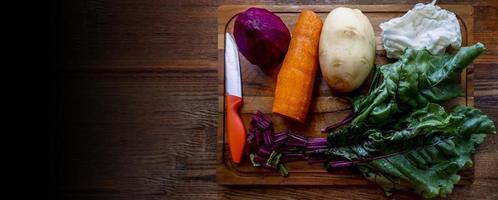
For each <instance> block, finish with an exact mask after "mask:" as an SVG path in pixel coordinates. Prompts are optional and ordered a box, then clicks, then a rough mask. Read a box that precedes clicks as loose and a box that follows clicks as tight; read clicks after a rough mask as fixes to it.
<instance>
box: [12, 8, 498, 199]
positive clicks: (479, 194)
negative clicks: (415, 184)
mask: <svg viewBox="0 0 498 200" xmlns="http://www.w3.org/2000/svg"><path fill="white" fill-rule="evenodd" d="M416 2H417V1H395V0H393V1H388V0H380V1H375V0H367V1H351V2H346V3H350V4H396V3H400V4H407V3H408V4H414V3H416ZM425 2H429V1H425ZM439 2H440V3H457V4H470V5H473V6H475V18H474V21H475V27H474V32H475V34H474V39H475V41H481V42H483V43H484V44H485V45H486V47H487V48H488V52H487V54H486V55H484V56H482V57H480V58H479V59H478V60H477V61H476V62H475V65H474V67H475V77H474V78H475V82H474V83H475V90H476V91H475V96H476V98H475V105H476V107H478V108H480V109H482V110H483V111H484V112H485V113H486V114H488V115H489V116H490V117H491V118H492V119H493V120H494V121H495V122H497V121H498V66H497V63H498V49H497V46H498V45H497V44H498V41H497V38H498V24H497V19H498V14H497V8H498V6H497V4H498V3H497V1H492V0H489V1H439ZM315 3H316V4H334V3H339V4H344V3H345V2H344V1H334V0H332V1H324V2H321V1H320V2H315V1H276V2H273V1H193V0H186V1H160V0H150V1H131V0H120V1H112V0H107V1H104V0H94V1H91V0H73V1H58V2H57V1H53V2H52V3H51V5H50V8H49V10H50V17H49V19H46V18H42V17H41V16H42V15H39V16H35V21H36V22H33V23H32V25H33V27H37V25H42V26H46V25H47V24H50V31H48V33H49V36H48V37H45V39H44V40H42V41H43V43H44V44H41V46H37V47H38V48H39V50H38V48H36V49H37V53H39V55H47V56H43V57H44V59H47V58H48V59H49V63H50V67H48V68H38V67H37V66H36V67H35V69H36V70H35V71H36V72H38V71H42V72H44V73H40V75H38V74H37V75H36V76H37V78H39V79H41V80H40V81H37V82H36V83H34V84H30V91H31V92H30V94H33V95H36V94H38V93H43V95H44V96H46V95H47V92H46V91H47V88H48V91H49V92H48V97H47V98H45V100H47V101H48V102H45V101H40V102H39V104H40V105H38V104H34V105H33V106H32V107H36V109H37V110H40V111H41V112H42V115H40V116H37V117H38V118H37V119H36V120H37V121H40V122H45V121H47V123H41V124H42V125H41V126H43V128H49V131H48V135H47V136H48V137H45V136H46V135H43V136H42V137H43V139H44V140H46V138H49V139H48V140H49V141H47V142H48V143H46V144H48V145H43V146H45V147H46V146H49V147H48V149H49V152H48V153H47V154H44V153H42V158H43V159H44V158H45V157H44V156H46V157H49V158H48V159H47V160H49V164H48V168H49V169H48V175H49V179H50V180H51V182H50V184H49V190H48V191H49V195H50V196H52V197H55V198H62V199H201V198H208V199H216V198H219V199H254V198H261V199H263V198H264V199H268V198H299V199H302V198H304V199H307V198H308V199H312V198H339V199H352V198H355V199H379V198H384V196H383V193H382V191H381V190H380V189H379V188H376V187H372V186H370V187H354V188H353V187H326V186H293V187H290V186H286V187H276V186H273V187H268V186H250V187H225V186H219V185H217V184H216V180H215V177H216V171H215V160H216V158H215V151H216V150H215V136H216V129H217V107H218V98H217V64H218V62H217V29H216V23H217V21H216V8H217V7H218V6H219V5H223V4H315ZM34 9H37V8H36V7H35V8H34ZM45 15H46V14H45ZM45 15H43V16H45ZM38 21H40V22H39V24H37V23H38ZM47 21H48V23H47ZM46 38H50V40H49V41H50V42H49V44H45V41H48V40H47V39H46ZM24 59H26V60H19V62H28V61H29V58H24ZM46 69H48V70H46ZM47 72H48V73H47ZM45 74H46V75H45ZM36 80H38V79H36ZM42 88H43V89H42ZM23 93H24V92H23ZM29 109H31V107H27V110H29ZM30 117H32V116H30ZM47 124H49V127H46V126H47ZM26 126H28V127H26ZM29 126H34V125H26V124H24V125H22V127H21V128H30V127H29ZM44 140H40V141H44ZM35 142H37V141H35ZM44 144H45V143H44ZM47 155H48V156H47ZM475 161H476V168H475V169H476V174H475V177H476V180H475V182H474V184H473V185H471V186H465V187H457V188H456V189H455V191H454V194H453V195H452V196H451V198H462V199H498V196H497V194H496V191H498V170H497V168H496V166H498V145H497V137H496V136H492V137H488V138H487V139H486V142H485V144H483V145H481V146H480V147H479V152H478V154H477V155H476V156H475ZM44 185H46V183H44ZM411 196H412V194H408V193H398V194H396V196H395V197H396V199H407V198H411Z"/></svg>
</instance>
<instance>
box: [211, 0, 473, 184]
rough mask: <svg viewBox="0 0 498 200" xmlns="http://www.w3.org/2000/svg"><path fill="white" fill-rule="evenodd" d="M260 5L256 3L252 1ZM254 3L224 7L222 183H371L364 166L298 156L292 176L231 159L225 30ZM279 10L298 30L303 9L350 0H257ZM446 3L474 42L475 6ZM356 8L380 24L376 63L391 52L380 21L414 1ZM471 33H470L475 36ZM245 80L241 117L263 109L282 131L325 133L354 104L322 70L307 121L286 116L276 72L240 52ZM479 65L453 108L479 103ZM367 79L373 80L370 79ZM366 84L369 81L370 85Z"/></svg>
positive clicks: (468, 175)
mask: <svg viewBox="0 0 498 200" xmlns="http://www.w3.org/2000/svg"><path fill="white" fill-rule="evenodd" d="M252 6H255V5H252ZM252 6H251V5H223V6H220V7H218V10H217V12H218V63H219V66H218V79H219V80H218V98H219V107H218V113H219V116H218V134H217V166H216V169H217V174H216V175H217V182H218V183H219V184H242V185H249V184H251V185H254V184H265V185H369V184H371V183H370V182H369V181H367V180H366V179H365V178H363V176H361V175H360V174H359V173H358V172H356V173H353V172H351V171H349V170H339V171H335V172H327V171H326V170H325V169H324V167H323V165H322V164H321V163H319V164H314V165H309V164H308V163H307V162H304V161H303V162H293V163H288V164H286V167H287V169H288V171H289V173H290V174H291V175H290V176H289V177H282V176H281V175H280V173H279V172H278V171H276V170H273V171H272V170H268V169H258V168H255V167H253V166H252V164H251V163H250V161H249V160H248V159H247V157H246V158H245V159H243V160H242V162H241V163H240V164H234V163H232V162H231V161H230V159H231V158H230V152H229V150H228V143H227V141H228V135H227V133H226V132H225V131H226V128H225V126H224V122H225V120H224V118H225V117H224V116H225V114H226V111H225V101H224V96H225V92H224V81H225V74H224V71H225V70H224V47H225V43H224V41H225V33H227V32H230V33H232V32H233V26H234V21H235V16H236V15H237V13H240V12H243V11H244V10H246V9H248V8H250V7H252ZM256 6H257V7H262V8H265V9H267V10H269V11H271V12H274V13H275V14H276V15H277V16H279V17H280V19H282V21H283V22H284V23H285V24H286V25H287V27H288V28H289V30H293V28H294V26H295V23H296V20H297V18H298V15H299V13H300V11H301V10H302V9H310V10H313V11H315V12H316V13H317V14H318V15H319V16H320V17H321V18H322V20H325V18H326V17H327V15H328V13H329V12H330V11H331V10H333V9H334V8H337V7H340V6H344V5H304V6H300V5H256ZM441 6H442V7H443V8H445V9H448V10H451V11H452V12H454V13H455V14H456V16H457V19H458V20H459V22H460V27H461V35H462V46H468V45H469V44H474V42H473V25H474V22H473V20H474V19H473V14H474V9H473V7H472V6H469V5H441ZM349 7H351V8H357V9H361V10H362V12H363V13H364V14H365V15H366V16H367V17H368V18H369V20H370V23H371V24H372V26H373V27H374V32H375V36H376V52H377V56H376V65H382V64H385V63H386V62H387V58H386V56H385V55H386V52H385V50H384V47H383V45H382V38H381V30H380V28H379V24H380V23H382V22H385V21H388V20H389V19H392V18H395V17H399V16H402V15H403V14H405V13H406V12H407V11H408V10H409V9H410V8H412V7H413V6H412V5H396V4H394V5H349ZM469 35H470V37H469ZM240 63H241V73H242V86H243V89H242V91H243V94H242V95H243V97H244V104H243V105H242V107H241V108H240V114H241V118H242V120H243V122H244V124H245V126H246V128H248V127H249V122H250V120H251V117H252V115H253V114H254V113H255V112H256V111H257V110H259V111H261V112H262V113H265V114H266V115H267V116H269V117H271V118H272V121H273V122H274V127H275V130H276V131H281V130H286V129H289V130H291V131H295V132H297V133H299V134H303V135H305V136H309V137H325V134H322V133H320V129H321V128H323V127H326V126H328V125H330V124H333V123H336V122H338V121H340V120H341V119H343V118H344V117H345V116H347V115H348V114H349V113H350V112H352V110H351V105H350V103H349V101H348V100H347V99H346V98H344V97H340V96H338V95H336V94H334V93H333V92H332V91H331V90H330V88H329V87H328V85H327V83H326V81H325V80H324V79H323V77H322V76H321V73H319V74H318V76H317V78H316V81H315V83H316V84H315V87H314V91H313V98H312V101H311V104H310V112H309V114H308V117H307V120H306V122H305V123H304V124H300V123H295V122H293V121H292V120H287V119H285V118H283V117H280V116H276V115H272V114H271V110H272V105H273V96H274V90H275V80H274V78H275V77H272V76H271V75H267V74H265V72H263V71H262V70H261V69H260V68H259V67H257V66H255V65H253V64H251V63H250V62H249V61H247V59H245V57H243V56H241V57H240ZM472 69H473V67H472V65H470V66H469V67H468V69H466V70H464V71H463V72H462V75H461V80H462V81H461V82H460V85H461V87H462V88H464V92H465V95H463V96H462V97H458V98H455V99H453V100H452V101H451V102H448V105H449V106H447V108H450V107H451V106H453V105H455V104H461V105H466V106H473V105H474V96H473V95H474V94H473V91H474V85H473V84H472V77H473V75H472V72H473V70H472ZM366 82H367V83H365V85H366V86H368V85H369V83H368V81H366ZM364 87H365V86H364ZM460 174H461V180H460V182H459V184H460V185H466V184H471V183H472V181H473V178H474V168H470V169H468V170H465V171H462V172H461V173H460Z"/></svg>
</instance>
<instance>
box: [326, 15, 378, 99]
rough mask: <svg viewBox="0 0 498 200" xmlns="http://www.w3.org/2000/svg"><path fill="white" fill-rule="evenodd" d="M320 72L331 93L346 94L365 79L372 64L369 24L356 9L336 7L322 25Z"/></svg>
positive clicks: (372, 51) (371, 29) (373, 60)
mask: <svg viewBox="0 0 498 200" xmlns="http://www.w3.org/2000/svg"><path fill="white" fill-rule="evenodd" d="M319 50H320V55H319V59H320V69H321V70H322V74H323V76H324V77H325V80H327V83H328V84H329V86H330V87H332V88H333V89H335V90H337V91H340V92H350V91H353V90H355V89H356V88H358V87H359V86H360V85H361V84H362V83H363V81H365V79H366V78H367V76H368V74H369V73H370V71H371V70H372V67H373V65H374V62H375V35H374V31H373V28H372V24H370V21H369V20H368V18H367V16H365V15H364V14H363V13H362V12H361V11H360V10H358V9H350V8H343V7H339V8H336V9H334V10H332V11H331V12H330V13H329V15H328V16H327V18H326V19H325V22H324V23H323V27H322V33H321V35H320V45H319Z"/></svg>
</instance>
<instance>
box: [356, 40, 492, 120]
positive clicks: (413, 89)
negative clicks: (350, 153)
mask: <svg viewBox="0 0 498 200" xmlns="http://www.w3.org/2000/svg"><path fill="white" fill-rule="evenodd" d="M485 50H486V49H485V48H484V45H483V44H481V43H477V44H475V45H473V46H470V47H463V48H461V49H460V50H459V51H458V53H457V54H456V55H454V56H452V55H449V54H444V55H441V56H433V55H431V54H430V53H429V52H428V51H427V50H414V49H406V50H405V53H404V54H403V56H402V57H401V59H400V60H399V61H397V62H395V63H392V64H387V65H384V66H382V67H380V73H382V76H383V77H384V81H383V82H382V83H381V84H380V85H379V86H378V87H376V88H375V89H373V90H371V91H370V93H369V94H368V95H367V96H363V95H359V96H356V97H354V98H353V108H354V111H355V114H356V117H355V119H354V120H353V122H352V124H359V123H361V122H366V123H370V124H375V125H384V124H388V123H390V122H394V120H395V119H396V118H393V116H395V115H398V114H400V113H403V112H405V111H407V110H410V109H411V108H421V107H424V106H425V105H426V104H427V103H429V102H436V103H437V102H444V101H447V100H449V99H452V98H455V97H457V96H460V95H462V91H461V89H460V87H459V85H458V80H459V77H460V73H461V72H462V70H463V69H465V68H466V67H467V66H468V65H469V64H470V63H472V61H473V60H474V59H475V58H477V57H478V56H479V55H481V54H482V53H483V52H484V51H485ZM377 80H379V79H377ZM373 84H378V83H377V81H374V83H373Z"/></svg>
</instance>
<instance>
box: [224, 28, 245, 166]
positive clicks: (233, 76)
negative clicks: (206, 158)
mask: <svg viewBox="0 0 498 200" xmlns="http://www.w3.org/2000/svg"><path fill="white" fill-rule="evenodd" d="M241 82H242V80H241V76H240V61H239V51H238V49H237V45H236V43H235V40H234V39H233V37H232V35H230V34H229V33H226V38H225V91H226V102H227V103H226V113H227V114H226V117H227V118H226V122H227V123H226V127H227V132H228V146H229V149H230V154H231V156H232V161H233V162H234V163H240V160H241V158H242V154H243V152H244V146H245V142H246V130H245V128H244V124H243V123H242V119H241V118H240V115H239V108H240V106H241V105H242V103H243V101H242V83H241Z"/></svg>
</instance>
